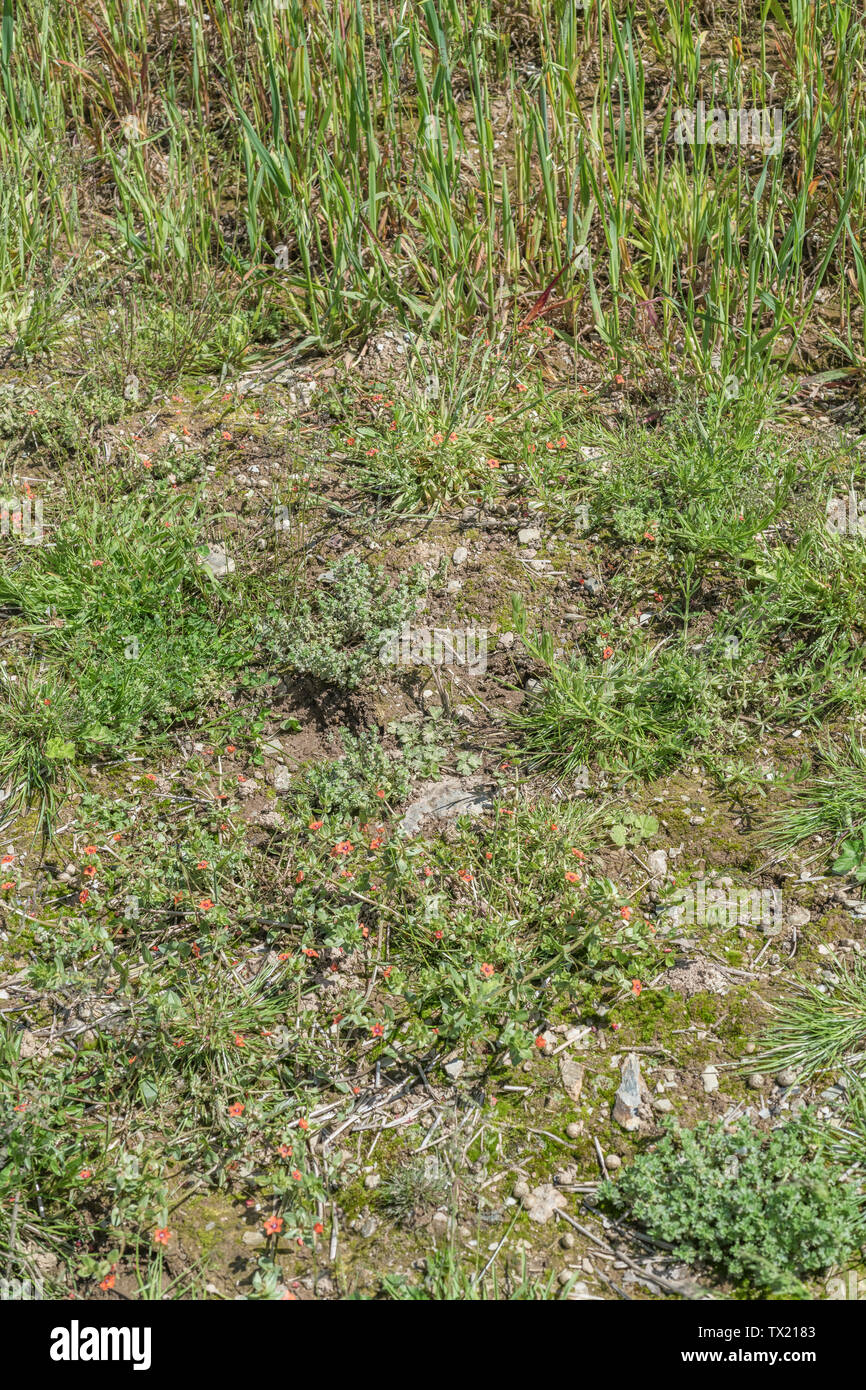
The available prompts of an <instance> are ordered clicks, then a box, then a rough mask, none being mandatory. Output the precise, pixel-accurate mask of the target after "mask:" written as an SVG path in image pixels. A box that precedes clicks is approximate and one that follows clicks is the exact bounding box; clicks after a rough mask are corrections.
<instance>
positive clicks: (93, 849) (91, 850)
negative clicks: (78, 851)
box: [84, 845, 99, 854]
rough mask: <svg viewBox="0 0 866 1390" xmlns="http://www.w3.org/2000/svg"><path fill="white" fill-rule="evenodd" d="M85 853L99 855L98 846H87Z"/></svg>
mask: <svg viewBox="0 0 866 1390" xmlns="http://www.w3.org/2000/svg"><path fill="white" fill-rule="evenodd" d="M84 853H85V854H98V853H99V850H98V849H97V848H96V845H85V846H84Z"/></svg>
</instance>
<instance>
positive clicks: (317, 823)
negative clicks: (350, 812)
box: [307, 820, 325, 830]
mask: <svg viewBox="0 0 866 1390" xmlns="http://www.w3.org/2000/svg"><path fill="white" fill-rule="evenodd" d="M324 823H325V822H324V821H321V820H311V821H310V823H309V825H308V826H307V829H308V830H321V828H322V826H323V825H324Z"/></svg>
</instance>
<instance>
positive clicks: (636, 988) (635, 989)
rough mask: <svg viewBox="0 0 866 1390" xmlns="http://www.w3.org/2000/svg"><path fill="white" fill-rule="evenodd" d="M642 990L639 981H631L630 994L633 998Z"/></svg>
mask: <svg viewBox="0 0 866 1390" xmlns="http://www.w3.org/2000/svg"><path fill="white" fill-rule="evenodd" d="M642 989H643V985H642V984H641V982H640V980H632V982H631V992H632V994H633V995H634V996H635V998H637V996H638V995H639V994H640V992H641V990H642Z"/></svg>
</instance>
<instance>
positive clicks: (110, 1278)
mask: <svg viewBox="0 0 866 1390" xmlns="http://www.w3.org/2000/svg"><path fill="white" fill-rule="evenodd" d="M99 1287H100V1288H101V1289H103V1290H105V1291H107V1290H108V1289H113V1288H114V1275H113V1274H106V1276H105V1278H104V1279H103V1280H102V1282H101V1283H100V1285H99Z"/></svg>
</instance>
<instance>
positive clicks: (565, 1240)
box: [559, 1231, 574, 1250]
mask: <svg viewBox="0 0 866 1390" xmlns="http://www.w3.org/2000/svg"><path fill="white" fill-rule="evenodd" d="M559 1244H560V1246H561V1248H562V1249H563V1250H573V1249H574V1236H573V1235H572V1234H571V1231H566V1233H565V1235H564V1236H560V1237H559Z"/></svg>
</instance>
